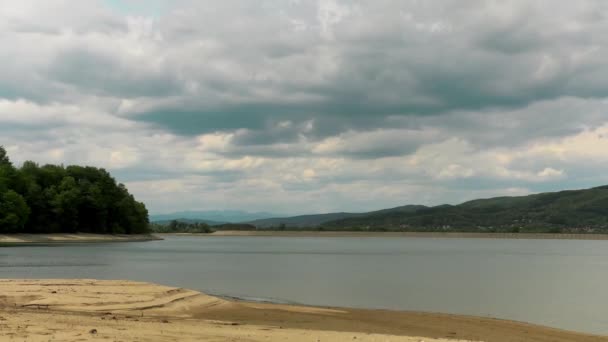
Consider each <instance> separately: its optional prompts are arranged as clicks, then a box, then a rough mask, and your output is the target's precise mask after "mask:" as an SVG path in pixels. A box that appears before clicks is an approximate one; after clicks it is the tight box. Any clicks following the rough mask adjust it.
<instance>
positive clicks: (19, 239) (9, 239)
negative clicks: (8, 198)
mask: <svg viewBox="0 0 608 342" xmlns="http://www.w3.org/2000/svg"><path fill="white" fill-rule="evenodd" d="M152 240H162V239H161V238H159V237H157V236H154V235H146V234H143V235H102V234H84V233H78V234H0V246H17V245H46V244H57V243H62V244H64V243H100V242H134V241H152Z"/></svg>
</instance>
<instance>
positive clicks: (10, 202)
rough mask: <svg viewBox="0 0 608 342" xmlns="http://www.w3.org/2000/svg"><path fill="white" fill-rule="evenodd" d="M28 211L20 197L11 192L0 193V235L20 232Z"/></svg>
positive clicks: (28, 213)
mask: <svg viewBox="0 0 608 342" xmlns="http://www.w3.org/2000/svg"><path fill="white" fill-rule="evenodd" d="M29 215H30V209H29V207H28V206H27V203H26V202H25V200H24V199H23V197H22V196H21V195H19V194H18V193H16V192H14V191H13V190H7V191H4V192H3V193H0V233H18V232H21V231H22V229H23V227H24V226H25V223H26V222H27V219H28V217H29Z"/></svg>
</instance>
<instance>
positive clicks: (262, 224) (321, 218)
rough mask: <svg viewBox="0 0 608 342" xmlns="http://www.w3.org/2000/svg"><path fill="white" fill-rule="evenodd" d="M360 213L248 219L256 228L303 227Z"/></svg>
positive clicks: (318, 224) (314, 225) (315, 225)
mask: <svg viewBox="0 0 608 342" xmlns="http://www.w3.org/2000/svg"><path fill="white" fill-rule="evenodd" d="M357 215H362V214H355V213H329V214H317V215H315V214H312V215H300V216H292V217H272V218H266V219H260V220H254V221H249V222H248V223H249V224H252V225H254V226H256V227H258V228H271V227H279V226H281V225H285V226H286V227H292V228H304V227H317V226H320V225H321V224H323V223H325V222H329V221H334V220H339V219H343V218H348V217H354V216H357Z"/></svg>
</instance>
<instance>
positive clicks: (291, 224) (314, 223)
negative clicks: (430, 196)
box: [248, 205, 426, 229]
mask: <svg viewBox="0 0 608 342" xmlns="http://www.w3.org/2000/svg"><path fill="white" fill-rule="evenodd" d="M421 208H426V207H425V206H422V205H406V206H402V207H396V208H391V209H383V210H379V211H374V212H369V213H342V212H341V213H328V214H313V215H300V216H291V217H273V218H267V219H261V220H254V221H250V222H248V223H249V224H252V225H254V226H256V227H258V228H262V229H264V228H272V227H279V226H281V225H285V227H287V228H314V227H319V226H322V225H323V224H325V223H327V222H331V221H335V220H343V219H348V218H356V217H363V216H366V215H370V214H373V213H390V212H411V211H415V210H418V209H421Z"/></svg>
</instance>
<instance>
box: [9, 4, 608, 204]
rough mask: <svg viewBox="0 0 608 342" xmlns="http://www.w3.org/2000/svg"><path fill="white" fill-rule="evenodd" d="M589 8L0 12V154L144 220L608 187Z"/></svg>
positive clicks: (607, 90) (602, 26)
mask: <svg viewBox="0 0 608 342" xmlns="http://www.w3.org/2000/svg"><path fill="white" fill-rule="evenodd" d="M606 32H608V3H607V2H606V1H602V0H580V1H565V0H521V1H520V0H511V1H489V0H488V1H480V0H479V1H478V0H471V1H461V0H441V1H439V0H437V1H435V0H424V1H422V0H373V1H372V0H369V1H364V0H348V1H347V0H239V1H236V0H222V1H218V0H216V1H209V0H175V1H170V0H152V1H148V0H146V1H144V0H45V1H38V0H19V1H15V0H0V44H1V45H2V48H0V75H1V77H0V145H4V146H5V147H6V149H7V150H8V152H9V155H10V157H11V159H12V160H13V161H14V162H15V163H16V164H20V163H22V162H23V161H25V160H34V161H37V162H39V163H40V164H45V163H54V164H65V165H70V164H81V165H82V164H87V165H94V166H98V167H103V168H106V169H107V170H108V171H110V172H111V173H112V174H113V175H114V176H115V178H116V179H117V180H118V181H119V182H122V183H125V184H126V185H127V187H128V188H129V190H130V191H131V192H132V193H133V194H134V195H135V196H136V198H137V199H139V200H141V201H143V202H145V203H146V205H147V207H148V209H149V210H150V212H151V213H167V212H172V211H183V210H217V209H240V210H246V211H270V212H275V213H285V214H300V213H319V212H331V211H367V210H373V209H380V208H387V207H393V206H399V205H405V204H426V205H438V204H444V203H451V204H455V203H460V202H463V201H466V200H470V199H474V198H484V197H492V196H506V195H525V194H530V193H537V192H543V191H555V190H562V189H577V188H586V187H592V186H599V185H604V184H608V111H607V110H608V62H606V56H608V51H607V48H608V35H606Z"/></svg>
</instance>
